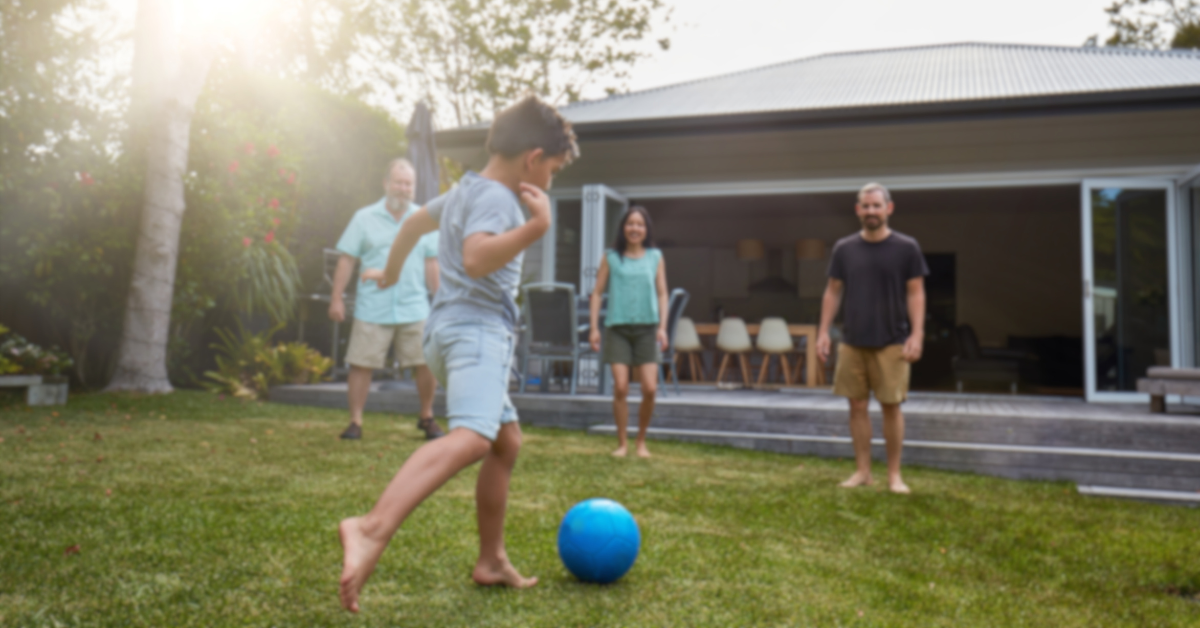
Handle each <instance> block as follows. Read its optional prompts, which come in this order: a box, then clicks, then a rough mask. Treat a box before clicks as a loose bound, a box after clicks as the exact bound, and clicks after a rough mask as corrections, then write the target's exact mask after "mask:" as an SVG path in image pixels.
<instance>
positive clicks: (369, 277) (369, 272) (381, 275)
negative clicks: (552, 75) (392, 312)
mask: <svg viewBox="0 0 1200 628" xmlns="http://www.w3.org/2000/svg"><path fill="white" fill-rule="evenodd" d="M362 281H363V283H366V282H368V281H374V282H375V285H377V286H379V289H380V290H383V289H384V288H389V287H391V286H392V285H393V284H395V283H396V281H388V279H387V273H386V272H384V270H383V269H382V268H368V269H366V270H364V271H363V272H362Z"/></svg>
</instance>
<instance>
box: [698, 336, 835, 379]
mask: <svg viewBox="0 0 1200 628" xmlns="http://www.w3.org/2000/svg"><path fill="white" fill-rule="evenodd" d="M758 328H759V325H758V323H746V331H747V332H749V333H750V335H751V336H757V335H758ZM720 329H721V325H720V324H719V323H696V335H698V336H700V338H701V340H703V339H704V337H705V336H709V337H712V338H716V337H717V332H718V331H719V330H720ZM788 333H789V334H791V336H792V338H804V366H805V368H804V372H805V377H804V384H805V385H806V386H809V387H813V386H817V384H818V379H817V370H818V369H819V368H820V365H819V364H818V362H817V326H816V325H788Z"/></svg>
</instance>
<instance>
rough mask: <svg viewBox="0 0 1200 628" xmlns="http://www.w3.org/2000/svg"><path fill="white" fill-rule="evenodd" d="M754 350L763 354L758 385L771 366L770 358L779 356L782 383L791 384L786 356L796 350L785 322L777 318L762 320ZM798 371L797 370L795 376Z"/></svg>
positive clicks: (761, 383) (760, 384)
mask: <svg viewBox="0 0 1200 628" xmlns="http://www.w3.org/2000/svg"><path fill="white" fill-rule="evenodd" d="M755 340H756V342H755V345H756V348H757V349H758V350H759V352H761V353H762V354H763V360H762V368H760V369H759V370H758V385H759V386H762V385H763V382H764V381H765V380H766V377H767V369H768V368H769V367H770V365H771V356H773V355H774V356H779V368H780V370H781V371H783V383H784V384H790V383H792V373H791V368H790V367H789V366H788V357H787V354H789V353H791V352H792V351H795V350H796V344H795V343H794V342H792V334H791V332H789V331H788V326H787V321H785V320H783V319H782V318H779V317H770V318H764V319H763V321H762V325H760V326H759V328H758V338H756V339H755ZM798 373H799V369H797V374H798Z"/></svg>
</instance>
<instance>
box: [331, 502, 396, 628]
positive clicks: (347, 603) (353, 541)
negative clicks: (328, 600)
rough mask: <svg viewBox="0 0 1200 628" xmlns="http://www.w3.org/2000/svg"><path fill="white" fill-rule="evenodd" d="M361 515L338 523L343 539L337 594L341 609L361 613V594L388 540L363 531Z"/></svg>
mask: <svg viewBox="0 0 1200 628" xmlns="http://www.w3.org/2000/svg"><path fill="white" fill-rule="evenodd" d="M361 524H362V518H361V517H351V518H349V519H343V520H342V522H341V523H340V524H339V525H338V538H339V539H340V540H341V542H342V552H343V556H342V579H341V581H339V583H338V597H339V598H341V600H342V608H344V609H346V610H348V611H350V612H351V613H357V612H358V594H359V593H360V592H361V591H362V588H363V585H364V584H366V583H367V578H370V577H371V572H373V571H375V563H377V562H379V556H380V555H381V554H383V549H384V548H385V547H387V543H380V542H378V541H375V540H373V539H371V538H369V537H367V535H366V534H363V531H362V527H361Z"/></svg>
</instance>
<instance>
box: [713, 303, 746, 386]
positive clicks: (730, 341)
mask: <svg viewBox="0 0 1200 628" xmlns="http://www.w3.org/2000/svg"><path fill="white" fill-rule="evenodd" d="M717 349H719V350H720V351H722V352H724V354H725V355H723V356H721V366H720V367H719V368H718V369H717V385H718V386H719V385H720V384H721V381H722V380H724V379H725V369H726V367H728V366H729V357H730V356H732V355H736V356H737V357H738V366H739V367H740V368H741V371H742V384H743V385H744V386H745V387H746V388H749V387H750V362H749V360H748V359H747V354H748V353H750V351H751V350H752V349H754V345H753V344H752V343H751V342H750V332H749V331H748V330H747V329H746V321H744V320H742V319H740V318H738V317H736V316H730V317H727V318H724V319H722V320H721V326H720V327H719V328H718V329H717Z"/></svg>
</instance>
